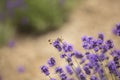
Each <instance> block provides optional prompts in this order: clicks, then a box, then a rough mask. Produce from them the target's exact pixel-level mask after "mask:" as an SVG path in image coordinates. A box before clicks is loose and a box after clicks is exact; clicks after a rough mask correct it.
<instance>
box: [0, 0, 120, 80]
mask: <svg viewBox="0 0 120 80" xmlns="http://www.w3.org/2000/svg"><path fill="white" fill-rule="evenodd" d="M78 4H79V5H77V6H76V7H75V8H74V9H73V11H72V12H71V14H70V17H69V21H68V22H67V23H65V24H64V25H63V27H62V28H60V29H59V30H56V31H53V32H49V33H47V34H45V35H42V36H40V37H36V38H31V37H26V38H18V39H16V41H15V42H16V44H15V47H13V48H9V47H3V48H1V49H0V76H1V77H2V80H48V79H47V78H46V77H44V75H43V74H41V72H40V70H39V67H40V66H41V65H42V64H45V62H46V60H47V59H48V58H49V57H50V56H55V57H56V58H58V57H57V56H58V52H57V51H56V49H54V48H53V47H52V46H51V45H50V44H49V43H48V40H49V39H53V40H54V39H56V38H57V37H60V36H62V38H63V39H64V40H66V41H68V42H69V43H72V44H73V45H75V46H74V47H75V49H77V50H79V51H81V52H82V48H81V41H80V38H81V36H83V35H89V36H95V37H96V36H97V34H98V33H100V32H103V33H104V34H105V36H106V39H113V41H114V43H115V45H116V46H117V47H118V48H119V49H120V38H119V37H116V36H114V35H113V34H112V32H111V30H112V28H113V27H114V26H115V24H116V23H118V22H120V0H84V1H82V2H80V3H78ZM58 64H60V65H62V64H64V62H60V60H59V58H58ZM21 65H22V66H24V67H25V72H24V73H22V74H20V73H18V72H17V68H18V67H19V66H21ZM109 80H110V79H109Z"/></svg>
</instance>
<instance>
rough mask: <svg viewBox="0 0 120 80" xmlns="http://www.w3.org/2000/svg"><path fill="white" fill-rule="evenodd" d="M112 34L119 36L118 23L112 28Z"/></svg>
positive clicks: (119, 26) (119, 25)
mask: <svg viewBox="0 0 120 80" xmlns="http://www.w3.org/2000/svg"><path fill="white" fill-rule="evenodd" d="M112 31H113V34H115V35H117V36H120V23H118V24H116V26H115V27H114V28H113V30H112Z"/></svg>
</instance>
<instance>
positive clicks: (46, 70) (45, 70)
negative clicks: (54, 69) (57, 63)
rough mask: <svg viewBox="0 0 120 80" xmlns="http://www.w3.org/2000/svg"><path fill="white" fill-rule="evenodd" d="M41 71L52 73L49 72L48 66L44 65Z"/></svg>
mask: <svg viewBox="0 0 120 80" xmlns="http://www.w3.org/2000/svg"><path fill="white" fill-rule="evenodd" d="M41 71H42V72H43V73H44V74H45V75H46V76H48V75H49V74H50V73H49V70H48V67H47V66H45V65H44V66H42V67H41Z"/></svg>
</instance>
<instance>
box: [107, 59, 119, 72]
mask: <svg viewBox="0 0 120 80" xmlns="http://www.w3.org/2000/svg"><path fill="white" fill-rule="evenodd" d="M108 69H109V71H110V73H113V74H116V72H117V71H116V70H117V69H116V65H115V63H114V61H110V62H109V63H108Z"/></svg>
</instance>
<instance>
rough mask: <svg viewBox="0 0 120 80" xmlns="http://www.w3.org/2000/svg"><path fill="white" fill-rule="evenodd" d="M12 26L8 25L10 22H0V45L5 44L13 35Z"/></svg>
mask: <svg viewBox="0 0 120 80" xmlns="http://www.w3.org/2000/svg"><path fill="white" fill-rule="evenodd" d="M14 31H15V30H14V28H13V27H11V26H10V23H9V22H7V24H3V23H0V47H1V46H3V45H4V44H6V42H8V41H9V40H10V39H12V37H13V35H14V33H15V32H14Z"/></svg>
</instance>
